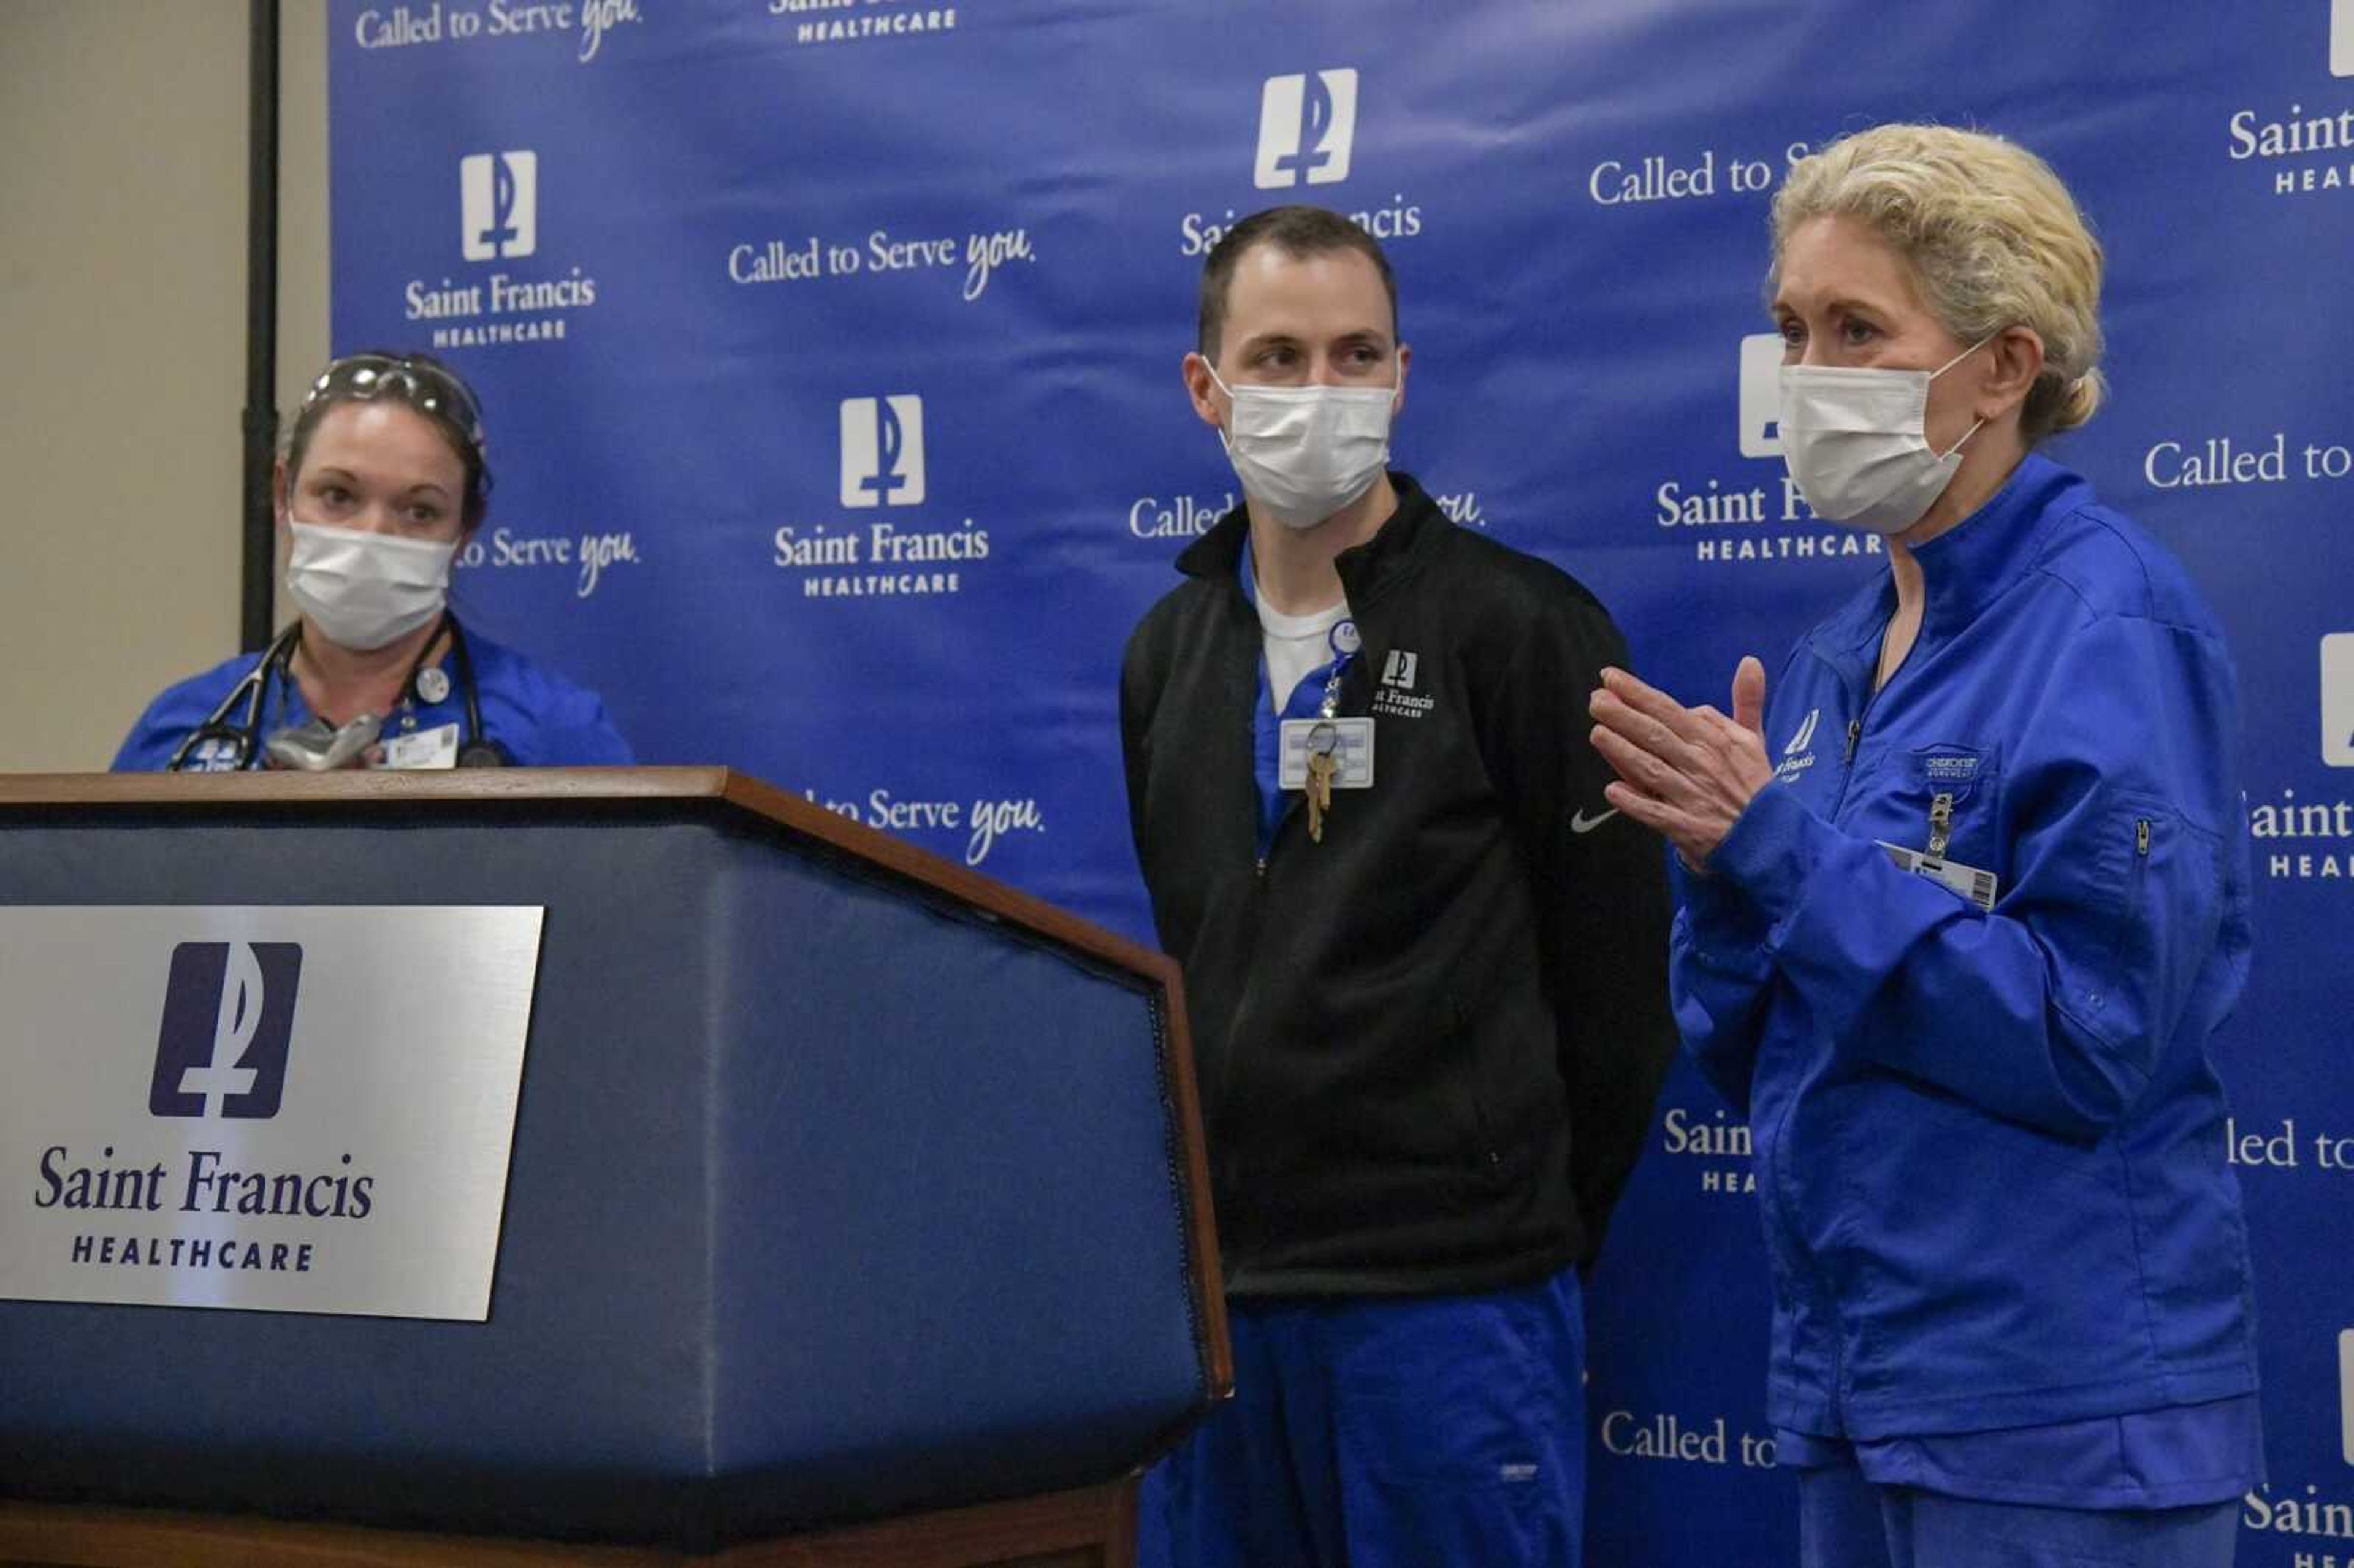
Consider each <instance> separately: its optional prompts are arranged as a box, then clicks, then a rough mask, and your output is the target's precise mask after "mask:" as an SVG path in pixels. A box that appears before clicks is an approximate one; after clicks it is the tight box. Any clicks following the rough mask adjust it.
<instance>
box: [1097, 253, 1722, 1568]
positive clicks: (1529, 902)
mask: <svg viewBox="0 0 2354 1568" xmlns="http://www.w3.org/2000/svg"><path fill="white" fill-rule="evenodd" d="M1396 311H1397V305H1396V291H1395V284H1394V281H1393V280H1392V278H1391V274H1390V270H1389V264H1388V261H1387V260H1386V259H1385V258H1384V256H1383V254H1382V251H1381V249H1380V247H1379V246H1378V245H1377V244H1376V243H1375V242H1374V241H1373V239H1372V238H1370V237H1369V236H1367V235H1366V234H1364V233H1363V231H1362V230H1360V229H1359V228H1356V227H1355V226H1354V225H1353V224H1352V223H1350V222H1349V221H1348V219H1346V218H1345V217H1341V216H1340V215H1338V214H1335V213H1330V212H1326V211H1324V210H1322V209H1320V208H1316V207H1278V208H1274V209H1271V210H1270V211H1267V212H1263V213H1259V214H1257V215H1255V216H1253V217H1248V218H1246V219H1245V220H1243V221H1242V222H1241V223H1239V224H1237V225H1236V226H1235V228H1234V229H1233V230H1232V231H1231V232H1230V233H1229V234H1228V235H1227V236H1226V237H1225V238H1224V239H1223V240H1221V241H1220V243H1219V244H1218V245H1217V246H1216V247H1215V248H1214V249H1213V250H1212V251H1211V253H1210V256H1209V259H1208V261H1207V263H1206V266H1205V268H1204V274H1203V282H1202V319H1201V338H1200V352H1199V353H1197V354H1191V355H1186V358H1185V367H1184V368H1185V379H1186V384H1187V389H1188V392H1189V393H1190V395H1191V397H1192V399H1193V408H1194V411H1195V413H1196V414H1198V415H1199V416H1200V418H1202V419H1203V421H1204V423H1206V424H1209V425H1211V426H1212V427H1213V428H1214V429H1216V430H1217V431H1218V432H1219V435H1220V438H1221V439H1222V440H1224V441H1225V444H1226V448H1227V450H1228V453H1229V455H1230V457H1231V459H1232V461H1233V463H1234V466H1235V471H1236V473H1237V474H1238V475H1239V476H1240V478H1241V481H1242V484H1243V489H1244V493H1245V495H1246V501H1245V503H1244V504H1243V505H1242V506H1239V507H1237V508H1235V510H1234V511H1232V512H1230V513H1228V514H1226V515H1225V517H1224V518H1222V519H1220V520H1219V522H1218V523H1217V524H1216V525H1215V526H1214V527H1213V528H1212V529H1211V530H1210V532H1209V533H1207V534H1206V535H1204V536H1203V537H1202V538H1200V539H1199V540H1197V541H1196V542H1195V543H1194V544H1193V545H1192V546H1190V547H1189V548H1187V549H1186V550H1185V552H1184V553H1183V554H1182V556H1179V557H1178V562H1177V565H1178V567H1179V569H1180V570H1181V571H1182V572H1183V573H1184V574H1185V577H1186V579H1187V580H1186V581H1185V582H1184V583H1183V584H1182V585H1181V586H1179V587H1178V588H1175V589H1174V590H1172V592H1171V593H1170V594H1169V595H1168V597H1166V598H1165V599H1162V600H1161V602H1160V603H1159V604H1157V605H1155V606H1154V607H1153V609H1151V611H1150V613H1148V614H1147V615H1146V616H1145V618H1144V620H1143V621H1142V623H1141V624H1140V625H1139V626H1138V627H1137V629H1136V631H1135V634H1134V635H1133V637H1132V638H1131V639H1130V640H1129V647H1128V652H1127V658H1126V661H1125V662H1124V665H1123V668H1122V670H1121V676H1120V727H1121V745H1122V750H1123V754H1124V758H1125V761H1126V764H1127V772H1128V790H1129V816H1130V821H1131V825H1132V827H1133V829H1134V832H1135V835H1136V848H1137V855H1138V859H1139V861H1140V863H1141V864H1142V867H1143V871H1144V878H1145V882H1146V884H1147V885H1148V887H1149V888H1150V893H1151V895H1152V908H1153V916H1154V920H1155V922H1156V923H1157V925H1158V927H1159V929H1160V934H1161V942H1162V945H1163V946H1165V947H1166V948H1168V950H1169V951H1170V952H1172V954H1174V955H1176V957H1177V958H1178V959H1179V960H1180V961H1181V962H1182V965H1183V967H1184V973H1185V985H1186V994H1187V997H1188V1002H1189V1010H1190V1013H1191V1022H1192V1026H1193V1049H1194V1054H1195V1060H1196V1062H1197V1064H1198V1068H1199V1075H1200V1078H1201V1083H1202V1092H1203V1103H1204V1116H1205V1118H1206V1120H1207V1126H1208V1138H1209V1150H1210V1160H1211V1166H1212V1171H1213V1182H1214V1194H1215V1201H1216V1210H1217V1222H1218V1232H1219V1240H1220V1245H1221V1248H1222V1251H1223V1253H1224V1255H1225V1268H1226V1288H1227V1293H1228V1300H1229V1305H1230V1308H1231V1314H1230V1315H1231V1321H1232V1326H1233V1330H1234V1340H1235V1384H1236V1389H1235V1399H1234V1401H1233V1402H1232V1403H1231V1404H1229V1405H1227V1406H1225V1407H1224V1408H1222V1409H1221V1410H1219V1411H1218V1412H1217V1413H1215V1414H1214V1415H1213V1416H1212V1418H1211V1419H1210V1420H1209V1421H1208V1422H1206V1423H1205V1424H1204V1425H1203V1426H1202V1427H1201V1428H1200V1429H1199V1430H1198V1431H1197V1432H1196V1433H1195V1434H1194V1436H1193V1437H1191V1438H1190V1439H1189V1440H1188V1441H1187V1443H1186V1444H1185V1445H1184V1446H1182V1447H1181V1448H1180V1449H1179V1450H1178V1451H1177V1453H1175V1454H1174V1455H1172V1457H1171V1458H1170V1459H1169V1460H1168V1461H1166V1462H1164V1463H1163V1464H1162V1465H1161V1466H1160V1467H1156V1469H1155V1470H1154V1471H1153V1472H1152V1474H1151V1476H1150V1478H1149V1481H1148V1485H1147V1489H1146V1501H1145V1508H1144V1520H1143V1539H1142V1542H1141V1551H1142V1556H1141V1561H1142V1562H1143V1563H1148V1564H1155V1563H1170V1564H1173V1565H1178V1568H1225V1565H1227V1564H1267V1565H1282V1568H1290V1565H1293V1564H1300V1563H1331V1564H1339V1563H1349V1564H1352V1565H1353V1568H1366V1565H1368V1564H1380V1563H1402V1564H1403V1563H1415V1564H1423V1563H1480V1564H1490V1563H1545V1564H1562V1563H1569V1564H1575V1563H1577V1561H1578V1558H1579V1533H1580V1529H1581V1520H1582V1513H1583V1505H1584V1496H1585V1410H1584V1397H1583V1390H1582V1379H1583V1363H1584V1350H1585V1346H1584V1327H1583V1316H1582V1311H1581V1305H1580V1295H1579V1269H1580V1268H1581V1266H1585V1265H1587V1264H1590V1263H1591V1262H1592V1260H1593V1258H1594V1255H1595V1253H1596V1249H1597V1248H1598V1247H1599V1245H1600V1243H1601V1239H1602V1232H1603V1226H1604V1224H1606V1221H1607V1219H1608V1217H1609V1213H1610V1208H1611V1205H1612V1203H1613V1202H1615V1200H1616V1199H1617V1194H1618V1192H1619V1189H1620V1188H1621V1186H1622V1185H1623V1184H1624V1182H1625V1181H1626V1178H1627V1174H1628V1171H1629V1170H1630V1169H1631V1167H1632V1166H1633V1164H1634V1161H1635V1159H1636V1156H1637V1154H1638V1152H1639V1150H1640V1149H1641V1146H1642V1142H1643V1139H1644V1138H1645V1136H1646V1133H1647V1131H1648V1129H1649V1120H1650V1113H1651V1106H1652V1101H1653V1099H1654V1097H1656V1095H1657V1093H1658V1090H1659V1083H1660V1080H1661V1078H1662V1077H1663V1076H1664V1075H1665V1073H1666V1069H1667V1064H1668V1062H1669V1061H1670V1056H1671V1054H1672V1053H1673V1051H1674V1048H1675V1032H1674V1027H1673V1024H1672V1022H1671V1021H1670V1014H1669V1010H1668V1000H1667V981H1666V953H1667V933H1668V919H1669V906H1668V895H1667V889H1666V878H1665V864H1664V852H1663V849H1662V846H1661V843H1660V842H1659V839H1658V838H1657V837H1656V836H1654V835H1653V834H1652V833H1650V832H1649V831H1647V830H1645V829H1643V828H1641V827H1639V826H1638V825H1637V824H1636V823H1635V822H1633V821H1630V820H1628V819H1626V818H1624V817H1621V816H1618V815H1617V813H1616V812H1614V811H1612V810H1610V808H1609V807H1608V805H1607V804H1606V802H1605V801H1604V800H1603V796H1602V790H1603V786H1604V785H1605V784H1606V782H1607V781H1608V780H1609V779H1612V778H1613V777H1615V775H1614V774H1613V773H1612V772H1611V770H1610V769H1609V768H1608V767H1607V766H1606V764H1604V762H1603V761H1602V760H1601V758H1599V757H1598V756H1597V755H1596V752H1595V751H1594V749H1593V747H1591V745H1590V744H1589V742H1588V738H1587V736H1588V734H1589V728H1588V725H1587V721H1586V719H1585V694H1587V693H1588V692H1590V691H1591V690H1592V689H1593V688H1594V686H1595V684H1596V682H1597V681H1598V680H1599V678H1600V673H1601V671H1602V669H1603V667H1604V666H1605V665H1616V666H1618V667H1620V668H1625V667H1627V663H1628V659H1627V650H1626V646H1625V643H1624V641H1623V640H1622V639H1621V638H1620V636H1619V634H1618V631H1617V628H1616V627H1615V626H1614V625H1613V624H1612V623H1611V620H1610V618H1609V616H1608V614H1607V613H1606V611H1605V610H1604V609H1603V608H1602V607H1601V605H1600V604H1599V603H1597V602H1596V600H1595V599H1594V596H1593V595H1592V594H1590V593H1588V592H1587V591H1586V590H1585V588H1582V587H1580V586H1579V585H1578V584H1577V583H1576V582H1575V580H1573V579H1572V578H1570V577H1567V576H1566V575H1564V573H1562V572H1560V571H1558V570H1556V569H1555V568H1553V567H1551V566H1548V565H1546V564H1545V563H1544V562H1543V561H1540V560H1537V559H1536V558H1534V557H1533V556H1526V555H1522V554H1520V553H1519V552H1517V551H1514V550H1511V549H1508V548H1506V547H1505V546H1500V545H1498V544H1495V543H1493V542H1492V541H1490V539H1488V538H1486V537H1485V536H1483V535H1479V534H1477V533H1474V532H1472V531H1470V530H1469V529H1466V528H1460V527H1458V526H1456V525H1455V524H1452V523H1451V522H1449V521H1448V519H1447V517H1446V515H1445V514H1442V513H1441V512H1440V511H1439V509H1438V508H1437V505H1436V504H1435V503H1433V502H1432V500H1431V499H1430V497H1429V496H1428V495H1427V494H1426V493H1424V492H1423V490H1422V487H1421V486H1420V485H1418V484H1417V483H1416V482H1415V481H1414V480H1413V479H1411V478H1410V477H1408V476H1407V475H1405V474H1404V473H1399V472H1395V471H1390V470H1389V469H1387V468H1386V466H1385V465H1386V461H1387V457H1388V436H1389V426H1390V420H1391V418H1392V416H1393V414H1394V412H1395V410H1396V409H1397V408H1399V407H1400V406H1402V404H1403V400H1404V395H1405V375H1406V370H1407V366H1408V364H1409V362H1410V359H1411V354H1410V351H1409V350H1408V349H1407V348H1406V346H1405V345H1404V344H1400V343H1399V342H1398V341H1397V332H1396Z"/></svg>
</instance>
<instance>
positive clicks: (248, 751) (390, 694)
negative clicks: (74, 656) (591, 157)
mask: <svg viewBox="0 0 2354 1568" xmlns="http://www.w3.org/2000/svg"><path fill="white" fill-rule="evenodd" d="M490 483H491V480H490V469H489V467H488V465H487V464H486V463H485V461H483V437H482V414H481V410H480V408H479V406H478V405H477V404H476V402H475V399H474V395H473V393H472V390H471V389H470V388H469V387H467V386H466V384H465V383H464V382H462V381H461V380H460V379H459V378H458V376H456V374H455V373H454V372H452V371H451V370H450V369H449V368H448V367H447V366H443V365H442V364H440V362H439V361H438V360H435V359H432V358H430V357H429V356H428V355H387V354H354V355H345V357H344V358H342V359H338V360H336V361H335V362H334V364H332V365H330V366H327V368H326V369H325V370H324V371H323V372H321V373H320V375H319V376H318V377H317V379H315V380H314V381H313V382H312V384H311V387H310V390H309V392H308V393H307V394H305V396H304V397H303V399H302V408H301V410H300V411H299V412H298V413H297V414H296V415H295V418H294V424H293V427H292V430H291V431H290V432H289V434H288V436H287V440H286V450H285V452H284V455H283V456H282V457H281V460H280V461H279V464H278V471H277V476H276V481H275V490H276V498H277V503H278V514H279V520H280V521H279V526H280V529H281V535H282V536H283V538H284V540H285V545H286V552H287V566H286V590H287V593H288V595H289V597H291V598H292V599H293V601H294V604H295V606H296V608H297V609H299V610H300V611H301V615H300V617H299V619H297V620H296V621H295V622H294V624H292V626H289V627H288V628H287V629H286V630H284V631H282V632H281V633H280V634H279V636H278V637H277V639H276V640H275V641H273V642H272V643H271V644H270V647H269V649H268V650H267V651H266V652H263V653H262V655H261V656H260V658H259V659H256V658H255V657H253V656H252V655H250V654H240V655H239V656H238V657H237V658H234V659H231V660H228V661H227V662H224V663H221V664H218V665H217V666H215V667H214V668H212V669H210V670H207V671H206V672H205V673H203V674H200V675H195V676H192V677H190V678H189V679H187V680H186V681H183V682H181V683H179V684H177V685H175V686H173V687H170V688H169V689H167V690H166V691H165V692H164V694H162V695H161V696H158V697H157V698H156V699H155V700H154V702H153V703H151V704H149V705H148V707H147V711H146V712H145V713H143V714H142V715H140V717H139V721H138V723H137V724H135V725H133V726H132V730H131V734H130V736H128V737H127V738H126V739H125V740H124V741H123V743H122V750H121V751H120V752H118V753H117V754H116V756H115V758H114V767H115V769H116V770H117V771H118V772H130V771H154V770H161V769H171V770H175V771H177V770H180V769H183V768H185V769H187V770H189V771H193V772H230V771H235V770H237V769H239V768H262V767H294V768H323V767H356V766H369V767H380V768H449V767H484V766H496V765H502V764H525V765H538V766H549V767H552V766H561V765H567V764H574V765H579V764H591V763H626V762H628V761H629V760H630V748H629V747H628V745H627V744H626V743H625V742H623V740H622V739H621V737H620V735H619V734H617V733H615V731H614V729H613V726H612V723H611V721H610V719H608V718H607V717H606V716H605V707H604V705H603V704H602V703H600V702H599V701H598V699H597V697H596V696H595V695H594V694H591V693H589V692H587V691H583V690H582V689H581V688H580V687H578V686H576V685H574V684H573V683H570V682H569V681H567V680H566V679H564V677H562V676H561V675H558V674H557V673H554V672H553V671H550V670H546V669H544V668H542V667H541V666H539V665H537V664H535V663H534V662H531V661H530V660H527V659H525V658H524V657H523V656H522V655H521V654H519V653H515V652H511V651H509V650H507V649H505V648H502V647H500V646H498V645H497V644H495V643H493V642H491V641H487V640H486V639H483V638H481V637H475V636H470V635H469V634H468V633H467V632H466V630H464V629H463V628H461V626H460V625H459V624H458V620H457V618H456V617H454V616H453V615H451V613H450V609H449V589H450V567H451V562H452V560H454V559H455V557H456V556H457V553H458V551H459V550H460V549H461V548H462V547H463V546H464V545H465V542H466V541H467V540H468V539H469V538H471V537H472V535H473V533H474V531H475V529H477V528H479V527H480V526H481V525H482V514H483V511H484V509H485V506H486V504H487V500H488V496H489V492H490Z"/></svg>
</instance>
